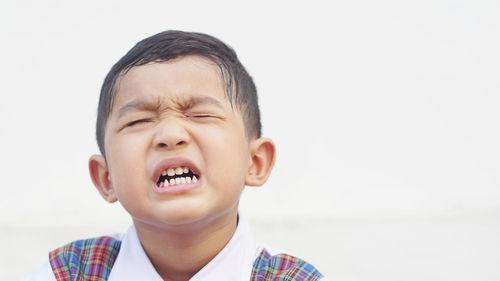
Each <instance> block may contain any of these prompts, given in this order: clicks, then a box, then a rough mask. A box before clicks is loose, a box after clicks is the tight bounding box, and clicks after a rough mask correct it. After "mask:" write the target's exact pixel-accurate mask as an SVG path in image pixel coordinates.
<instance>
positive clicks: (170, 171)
mask: <svg viewBox="0 0 500 281" xmlns="http://www.w3.org/2000/svg"><path fill="white" fill-rule="evenodd" d="M187 173H189V168H188V167H177V168H168V169H166V170H165V171H163V172H162V173H161V175H162V176H166V175H169V176H175V175H182V174H187Z"/></svg>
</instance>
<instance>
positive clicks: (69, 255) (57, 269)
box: [49, 236, 121, 280]
mask: <svg viewBox="0 0 500 281" xmlns="http://www.w3.org/2000/svg"><path fill="white" fill-rule="evenodd" d="M120 246H121V240H118V239H115V238H113V237H110V236H101V237H97V238H91V239H83V240H77V241H73V242H71V243H69V244H66V245H64V246H62V247H60V248H57V249H55V250H53V251H52V252H50V253H49V263H50V265H51V267H52V271H53V273H54V276H55V277H56V279H57V280H74V279H75V278H76V277H78V276H96V277H97V276H98V277H106V276H108V275H109V273H110V272H111V268H112V267H113V263H114V261H115V259H116V257H117V256H118V252H119V250H120Z"/></svg>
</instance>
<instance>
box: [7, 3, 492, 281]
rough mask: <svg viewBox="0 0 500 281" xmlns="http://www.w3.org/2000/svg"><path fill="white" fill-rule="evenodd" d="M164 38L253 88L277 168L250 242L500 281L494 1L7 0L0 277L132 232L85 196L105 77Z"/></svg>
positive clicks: (387, 269) (314, 256)
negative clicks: (239, 72) (211, 45)
mask: <svg viewBox="0 0 500 281" xmlns="http://www.w3.org/2000/svg"><path fill="white" fill-rule="evenodd" d="M165 29H180V30H186V31H198V32H204V33H208V34H211V35H214V36H216V37H218V38H220V39H222V40H223V41H225V42H226V43H228V44H229V45H231V46H232V47H233V48H234V49H235V50H236V51H237V53H238V55H239V57H240V59H241V61H242V62H243V64H244V65H245V66H246V67H247V69H248V71H249V72H250V74H251V75H252V76H253V77H254V80H255V82H256V84H257V87H258V91H259V96H260V104H261V110H262V117H263V125H264V135H266V136H267V137H270V138H272V139H274V140H275V142H276V144H277V148H278V159H277V163H276V166H275V169H274V172H273V175H272V177H271V178H270V180H269V182H268V183H267V184H266V185H265V186H264V187H262V188H260V189H256V190H255V189H248V190H246V191H245V192H244V194H243V199H242V202H241V210H242V213H243V214H244V215H245V216H246V217H247V218H248V219H249V220H250V222H251V223H252V225H253V226H254V228H255V232H256V234H257V236H258V237H259V238H260V239H262V240H265V241H267V242H269V244H272V245H274V246H278V247H282V248H288V249H291V250H292V251H295V252H296V253H298V254H299V255H301V256H302V257H304V258H305V259H306V260H308V261H310V262H311V263H313V264H315V265H316V266H317V267H319V268H320V270H321V271H322V272H323V273H325V274H326V275H327V276H328V277H329V279H330V280H370V281H374V280H384V281H388V280H500V268H499V266H498V265H499V264H500V173H499V171H500V146H499V144H500V110H499V106H500V79H499V78H500V51H499V50H500V3H499V2H498V1H472V0H470V1H452V0H449V1H445V0H432V1H431V0H424V1H396V0H383V1H369V0H357V1H356V0H355V1H347V0H346V1H324V2H321V1H308V2H307V3H302V2H293V1H251V2H250V1H248V2H239V1H226V2H222V1H199V2H195V1H123V0H122V1H97V0H93V1H78V2H75V1H34V0H33V1H9V0H7V1H5V0H3V1H2V2H0V38H1V41H0V42H1V44H0V62H1V67H0V79H1V83H0V94H1V100H0V121H1V126H0V134H1V145H0V155H1V157H0V159H1V160H0V165H1V166H0V168H1V172H0V176H1V179H2V185H1V188H2V191H3V192H2V194H3V196H0V214H1V215H0V247H2V250H1V251H0V253H1V254H0V279H2V280H18V279H20V278H21V277H23V276H25V275H26V274H28V273H30V272H33V271H34V270H35V269H36V268H37V267H38V266H40V265H41V264H42V263H43V261H44V260H45V259H46V255H47V252H48V251H49V250H51V249H52V248H54V247H57V246H60V245H62V244H64V243H66V242H69V241H71V240H74V239H79V238H84V237H89V236H97V235H102V234H106V233H110V232H116V231H125V230H126V227H127V226H128V225H129V223H130V221H129V218H128V216H127V214H126V213H125V212H124V211H123V210H122V208H121V206H120V205H118V204H114V205H108V204H107V203H105V202H104V200H102V199H101V198H100V196H99V195H98V193H97V192H96V190H95V189H94V188H93V187H92V184H91V181H90V179H89V177H88V172H87V160H88V157H89V156H90V155H91V154H94V153H97V151H98V150H97V145H96V144H95V140H94V123H95V115H96V114H95V113H96V107H97V99H98V94H99V90H100V86H101V83H102V81H103V79H104V77H105V75H106V73H107V71H108V70H109V69H110V67H111V66H112V65H113V64H114V63H115V62H116V61H117V60H118V59H119V58H120V57H121V56H122V55H124V54H125V52H126V51H127V50H129V49H130V48H131V47H132V46H133V45H134V44H135V43H136V42H137V41H139V40H141V39H143V38H145V37H147V36H150V35H153V34H155V33H157V32H160V31H163V30H165Z"/></svg>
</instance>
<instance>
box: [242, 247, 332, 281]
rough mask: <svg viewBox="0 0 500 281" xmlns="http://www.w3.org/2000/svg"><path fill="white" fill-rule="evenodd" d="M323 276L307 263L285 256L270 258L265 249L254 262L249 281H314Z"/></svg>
mask: <svg viewBox="0 0 500 281" xmlns="http://www.w3.org/2000/svg"><path fill="white" fill-rule="evenodd" d="M321 278H323V275H322V274H321V273H319V271H318V270H317V269H316V268H314V266H312V265H310V264H308V263H307V262H305V261H303V260H301V259H299V258H296V257H293V256H289V255H286V254H279V255H276V256H271V254H269V252H268V251H266V250H265V249H264V250H262V252H261V253H260V255H259V257H258V258H257V259H256V260H255V262H254V264H253V269H252V277H251V278H250V280H251V281H292V280H293V281H316V280H319V279H321Z"/></svg>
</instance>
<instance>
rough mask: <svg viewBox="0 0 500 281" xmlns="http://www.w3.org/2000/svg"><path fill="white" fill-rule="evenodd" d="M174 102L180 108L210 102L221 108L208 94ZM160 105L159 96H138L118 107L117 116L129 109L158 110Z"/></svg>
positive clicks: (217, 101) (121, 115)
mask: <svg viewBox="0 0 500 281" xmlns="http://www.w3.org/2000/svg"><path fill="white" fill-rule="evenodd" d="M174 103H175V104H176V105H177V106H178V107H179V108H181V109H182V110H188V109H191V108H193V107H195V106H197V105H203V104H210V105H215V106H217V107H219V108H222V107H223V106H222V104H221V102H220V101H219V100H217V99H215V98H212V97H209V96H190V97H188V98H186V99H181V100H179V101H175V100H174ZM160 107H161V101H160V98H158V100H157V101H156V102H154V101H152V100H148V99H145V98H138V99H135V100H132V101H131V102H128V103H127V104H125V105H124V106H122V107H121V108H120V109H118V117H117V119H120V118H121V117H123V115H125V114H127V113H128V112H130V111H158V110H159V109H160Z"/></svg>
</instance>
